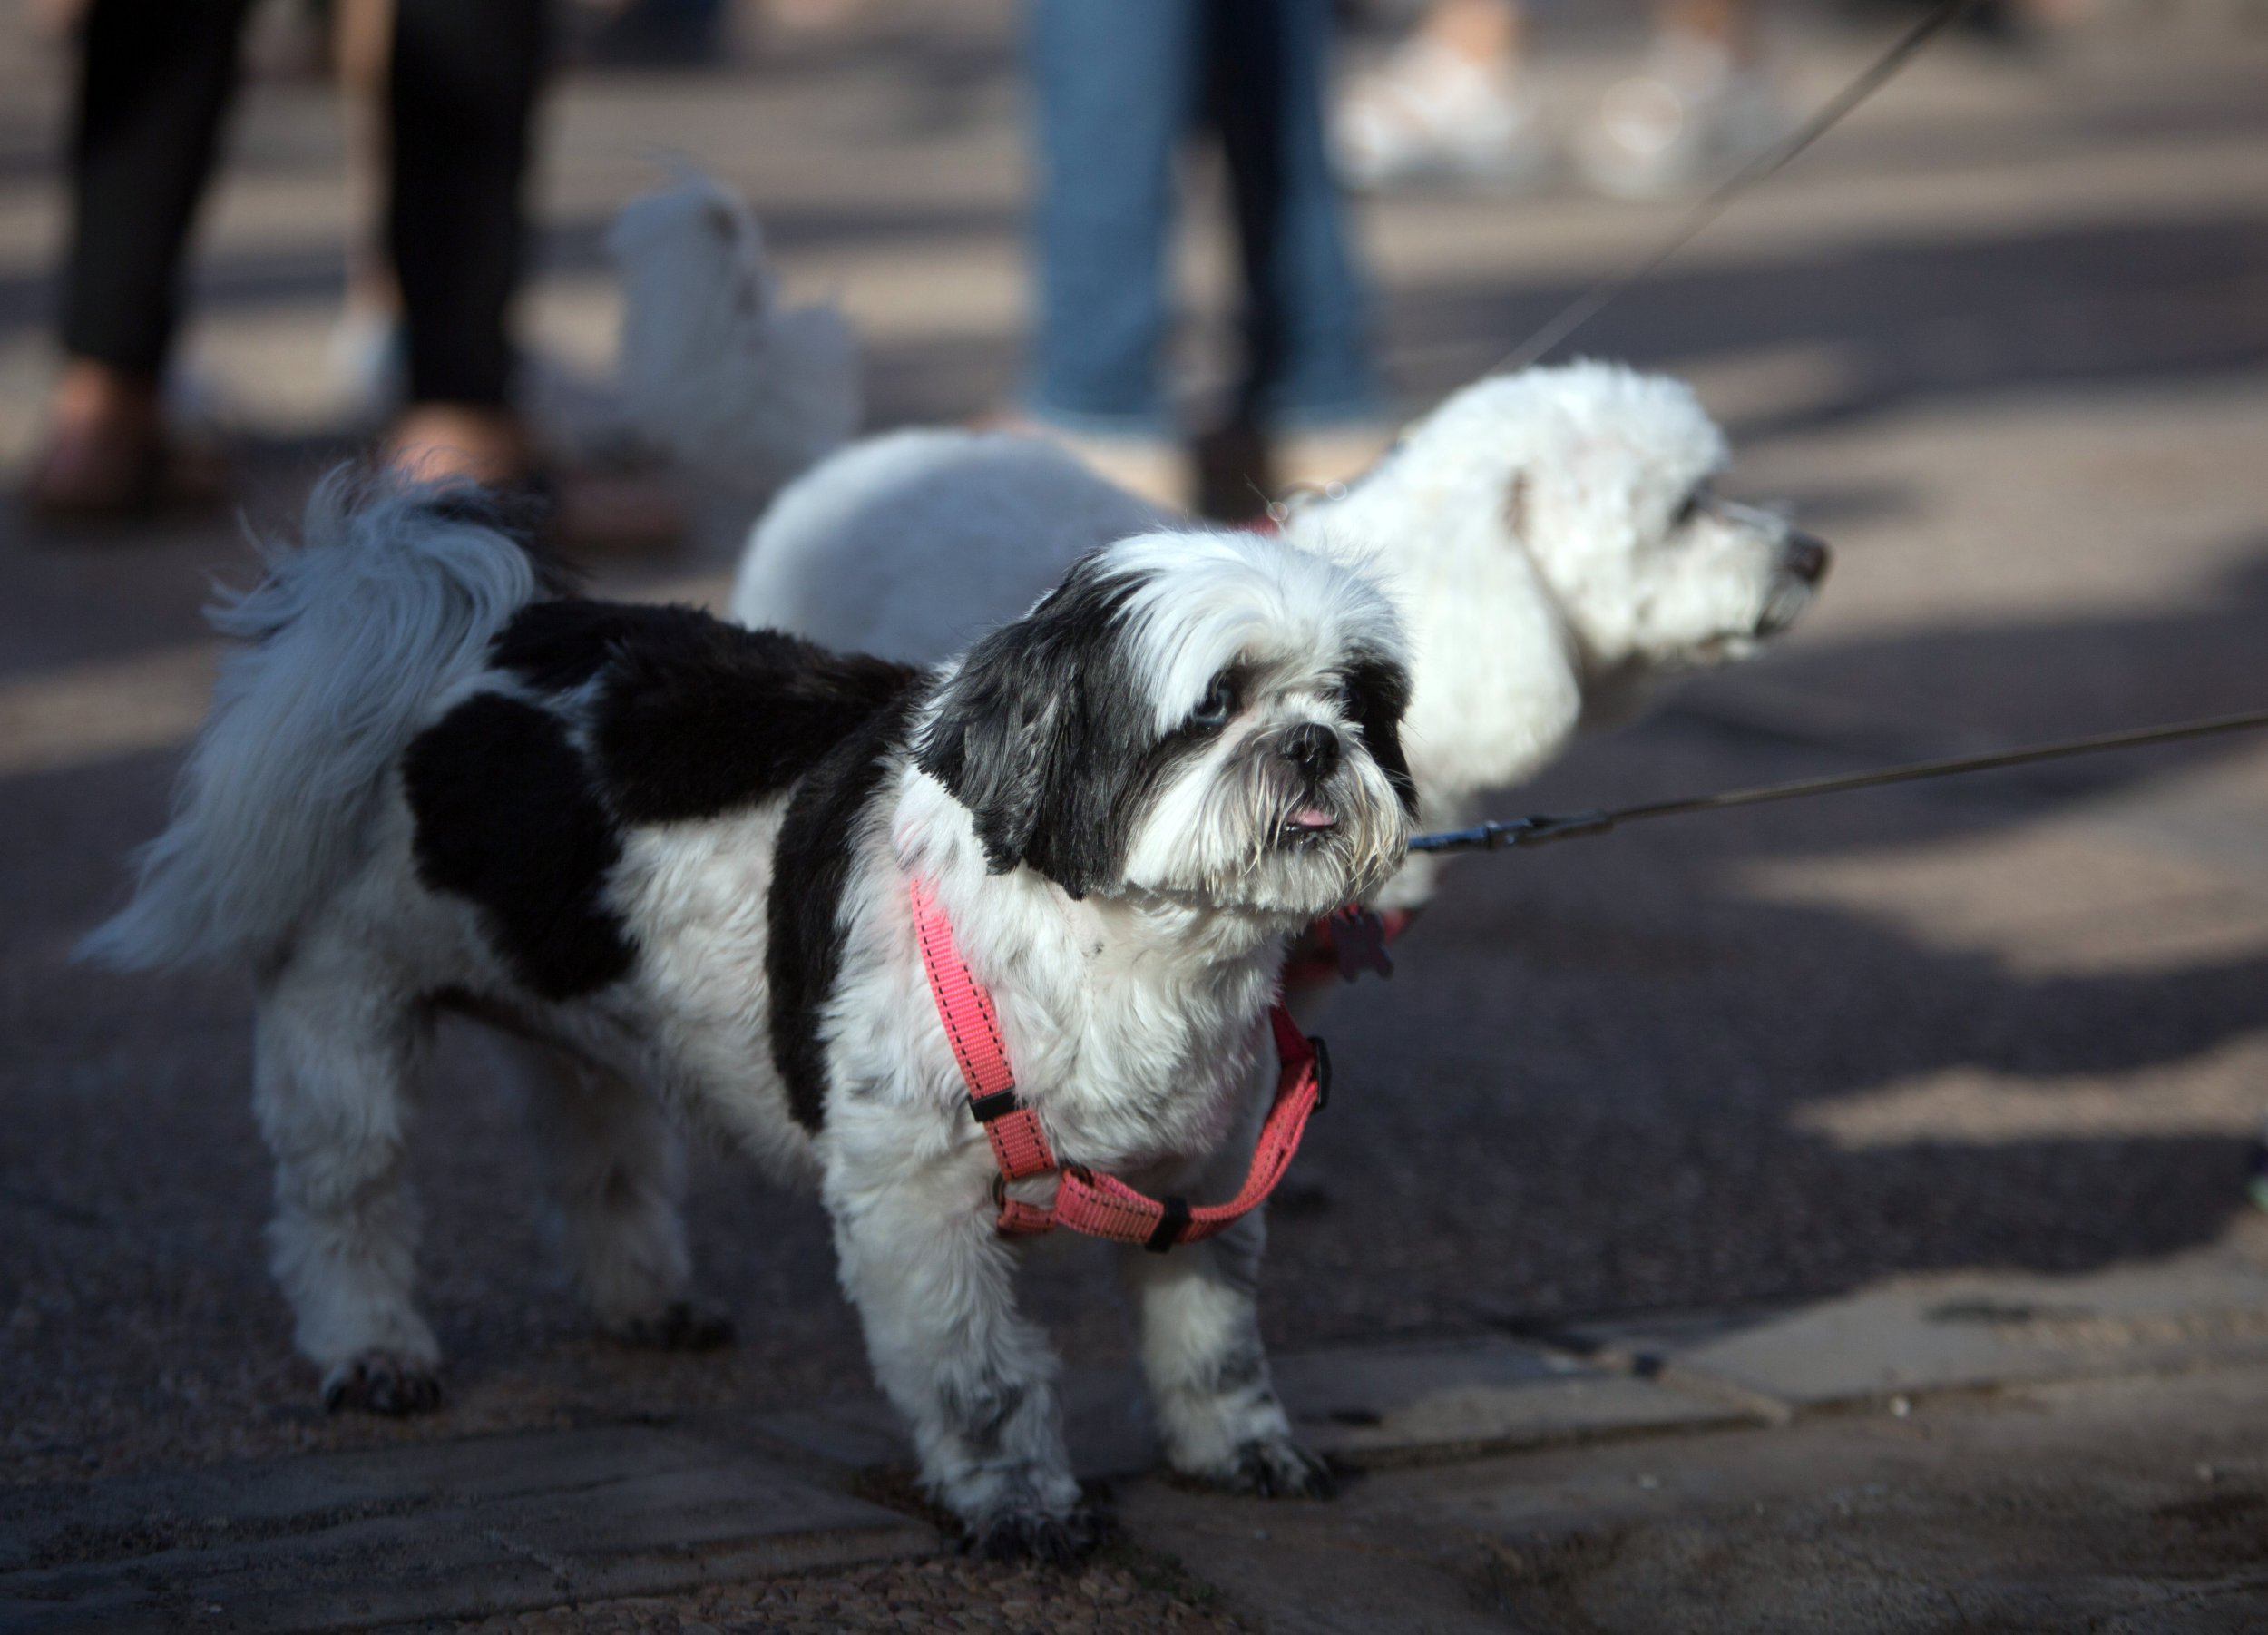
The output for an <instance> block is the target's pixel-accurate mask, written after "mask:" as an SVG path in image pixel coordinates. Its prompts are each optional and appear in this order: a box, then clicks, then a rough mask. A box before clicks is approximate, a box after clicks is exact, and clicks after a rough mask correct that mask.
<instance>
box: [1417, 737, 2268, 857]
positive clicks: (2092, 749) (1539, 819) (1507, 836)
mask: <svg viewBox="0 0 2268 1635" xmlns="http://www.w3.org/2000/svg"><path fill="white" fill-rule="evenodd" d="M2261 728H2268V710H2253V711H2252V712H2250V713H2249V714H2245V715H2215V716H2208V717H2206V718H2205V719H2204V720H2196V721H2177V722H2175V723H2174V724H2172V725H2171V726H2165V727H2137V728H2135V729H2132V730H2130V731H2126V732H2101V733H2097V734H2096V735H2095V736H2094V737H2092V738H2074V739H2064V740H2063V741H2062V742H2060V743H2053V744H2035V745H2033V746H2031V747H2029V748H2028V749H1999V750H1995V751H1993V752H1992V753H1990V754H1987V755H1956V756H1952V757H1950V758H1949V759H1944V760H1923V761H1915V762H1913V763H1911V765H1908V766H1903V767H1884V768H1882V769H1878V770H1876V771H1872V772H1846V773H1843V774H1842V775H1841V776H1839V777H1834V778H1797V779H1796V780H1795V781H1794V782H1793V783H1769V784H1765V785H1762V786H1760V787H1759V788H1753V789H1728V790H1725V792H1723V793H1721V794H1716V795H1695V796H1691V797H1688V798H1686V799H1684V800H1655V801H1649V802H1647V804H1645V805H1643V806H1626V807H1617V808H1614V809H1613V810H1611V811H1604V812H1569V813H1565V814H1560V815H1552V814H1549V813H1540V814H1538V815H1537V816H1535V817H1532V818H1512V819H1510V821H1509V822H1503V823H1483V824H1480V825H1477V826H1476V827H1472V828H1465V829H1448V830H1444V831H1443V832H1442V833H1440V834H1437V835H1420V836H1418V837H1417V838H1415V839H1414V840H1413V841H1411V842H1410V849H1411V850H1412V851H1413V852H1470V851H1480V852H1493V851H1506V850H1510V849H1513V848H1516V847H1527V846H1542V845H1545V844H1547V843H1548V842H1550V841H1553V840H1576V839H1580V838H1582V837H1585V836H1589V835H1603V834H1605V833H1606V832H1607V831H1608V829H1611V828H1616V827H1619V826H1620V825H1622V824H1625V823H1636V822H1637V821H1638V820H1639V819H1640V818H1677V817H1682V816H1684V815H1685V814H1686V813H1687V812H1716V811H1722V810H1724V809H1725V808H1729V807H1741V806H1764V805H1766V804H1768V803H1770V802H1772V801H1775V800H1801V799H1803V798H1805V797H1807V796H1812V795H1840V794H1843V792H1844V791H1846V790H1849V789H1872V788H1881V787H1882V785H1884V784H1893V783H1913V782H1916V781H1918V780H1920V779H1921V778H1951V777H1954V776H1957V775H1958V774H1960V773H1963V772H1989V771H1991V770H1993V769H1995V768H1999V767H2021V766H2025V765H2027V764H2028V763H2029V762H2032V761H2036V760H2060V759H2063V758H2064V757H2065V756H2068V755H2096V754H2099V753H2101V752H2103V751H2104V750H2107V749H2140V748H2141V747H2142V746H2143V745H2145V744H2173V743H2179V742H2181V741H2182V740H2183V739H2192V738H2208V737H2211V736H2212V735H2214V734H2215V733H2220V732H2251V731H2254V730H2257V729H2261Z"/></svg>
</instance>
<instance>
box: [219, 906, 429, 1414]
mask: <svg viewBox="0 0 2268 1635" xmlns="http://www.w3.org/2000/svg"><path fill="white" fill-rule="evenodd" d="M420 1026H421V1023H420V1022H419V1019H418V1016H417V1013H416V1011H415V1007H414V1006H413V1005H411V1004H409V1003H407V1001H406V997H405V996H404V995H403V994H401V993H400V992H399V991H398V990H397V989H396V987H395V986H394V985H393V984H391V983H389V982H388V981H386V978H385V976H384V975H383V974H380V973H378V972H376V971H374V970H373V969H372V967H371V964H370V962H369V960H368V958H367V955H361V954H359V953H357V951H355V950H353V949H352V948H349V947H346V946H341V945H321V944H319V943H318V944H312V945H309V944H303V945H301V946H300V947H299V948H298V949H296V950H294V951H293V953H292V954H290V955H288V957H287V958H286V960H285V962H284V964H282V966H281V967H280V969H279V970H277V971H275V972H273V973H270V974H268V975H267V976H266V977H265V978H264V979H263V981H262V983H261V984H260V992H259V1019H258V1023H257V1029H256V1038H255V1048H256V1062H255V1067H254V1089H253V1111H255V1113H256V1114H257V1115H258V1117H259V1127H260V1133H261V1134H262V1135H263V1136H264V1137H266V1139H267V1141H268V1148H269V1152H271V1153H272V1154H273V1155H274V1157H275V1160H276V1213H275V1217H274V1219H273V1220H272V1221H271V1222H270V1223H269V1229H268V1236H269V1251H270V1253H269V1265H270V1266H271V1267H272V1268H273V1269H274V1271H275V1274H276V1280H277V1281H278V1282H279V1283H280V1284H281V1285H282V1286H283V1291H284V1294H285V1296H286V1297H288V1299H289V1300H290V1302H291V1308H292V1312H293V1314H294V1316H295V1317H296V1318H297V1335H296V1338H297V1342H298V1347H299V1350H300V1351H301V1353H303V1354H304V1355H305V1356H308V1357H309V1358H311V1359H312V1360H313V1361H314V1363H315V1365H316V1366H317V1367H318V1368H320V1369H321V1370H322V1371H323V1402H324V1405H325V1406H327V1407H331V1408H341V1407H358V1408H367V1409H369V1410H371V1411H372V1412H374V1413H379V1414H406V1413H412V1412H415V1411H416V1410H419V1409H422V1408H429V1407H432V1406H434V1405H435V1404H437V1403H438V1402H439V1401H440V1397H441V1385H440V1379H439V1376H438V1374H437V1372H436V1370H437V1368H438V1366H439V1364H440V1359H441V1352H440V1347H439V1346H437V1345H436V1344H435V1341H434V1337H433V1331H432V1330H431V1329H429V1328H428V1327H425V1319H424V1318H423V1317H419V1316H418V1315H417V1309H416V1307H415V1304H414V1302H413V1288H414V1285H415V1276H416V1270H415V1258H416V1243H417V1218H416V1210H415V1206H414V1204H413V1203H412V1201H411V1199H410V1197H409V1194H408V1190H407V1188H406V1184H405V1182H404V1180H403V1176H402V1153H403V1145H404V1141H405V1137H406V1133H407V1131H406V1125H407V1122H408V1113H409V1109H408V1105H407V1091H408V1084H407V1080H408V1075H409V1072H410V1068H411V1065H412V1062H413V1061H414V1059H415V1055H416V1046H417V1041H418V1035H419V1032H420Z"/></svg>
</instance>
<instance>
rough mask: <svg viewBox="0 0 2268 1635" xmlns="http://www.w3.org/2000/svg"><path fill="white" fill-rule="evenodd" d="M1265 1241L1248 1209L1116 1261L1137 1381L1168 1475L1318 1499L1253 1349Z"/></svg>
mask: <svg viewBox="0 0 2268 1635" xmlns="http://www.w3.org/2000/svg"><path fill="white" fill-rule="evenodd" d="M1230 1184H1231V1185H1232V1186H1233V1185H1234V1182H1231V1183H1230ZM1266 1238H1267V1234H1266V1228H1265V1227H1264V1226H1263V1225H1262V1223H1261V1217H1260V1212H1259V1211H1258V1210H1254V1211H1253V1212H1252V1213H1251V1214H1249V1215H1247V1216H1246V1217H1245V1218H1244V1219H1242V1220H1239V1221H1238V1222H1237V1224H1236V1225H1234V1226H1232V1227H1230V1228H1229V1229H1227V1231H1225V1232H1222V1233H1221V1234H1220V1235H1219V1236H1218V1237H1216V1238H1207V1239H1206V1240H1205V1241H1204V1242H1202V1243H1184V1244H1180V1245H1178V1246H1176V1247H1175V1248H1171V1249H1168V1251H1167V1252H1166V1253H1164V1254H1162V1255H1155V1254H1151V1253H1150V1252H1149V1250H1147V1249H1128V1250H1126V1251H1125V1261H1124V1264H1125V1268H1126V1274H1127V1280H1128V1282H1129V1283H1130V1284H1131V1285H1132V1286H1133V1288H1134V1292H1135V1296H1136V1298H1137V1299H1138V1300H1139V1303H1140V1307H1141V1323H1142V1371H1143V1374H1144V1376H1146V1377H1147V1379H1148V1380H1149V1395H1150V1402H1151V1405H1152V1406H1153V1407H1154V1408H1155V1409H1156V1410H1157V1415H1158V1430H1159V1432H1160V1434H1162V1435H1163V1436H1164V1438H1165V1443H1166V1458H1167V1462H1168V1464H1171V1465H1172V1466H1173V1468H1174V1469H1175V1470H1177V1471H1179V1472H1180V1473H1182V1474H1184V1475H1188V1476H1194V1477H1196V1478H1198V1480H1199V1481H1203V1482H1209V1483H1214V1484H1215V1485H1217V1486H1221V1487H1227V1488H1231V1489H1234V1490H1236V1491H1237V1492H1239V1493H1258V1494H1261V1495H1262V1496H1264V1497H1277V1496H1283V1495H1297V1496H1300V1497H1304V1498H1311V1499H1319V1498H1323V1497H1325V1496H1327V1495H1328V1494H1329V1493H1330V1492H1331V1472H1330V1468H1329V1467H1328V1466H1327V1465H1325V1464H1324V1462H1323V1461H1322V1460H1321V1459H1319V1458H1318V1457H1316V1456H1315V1454H1311V1453H1309V1452H1308V1451H1307V1450H1306V1449H1305V1448H1304V1447H1302V1446H1301V1445H1300V1444H1299V1443H1298V1441H1297V1440H1296V1439H1295V1438H1294V1436H1293V1435H1292V1425H1291V1419H1290V1417H1289V1416H1288V1415H1286V1413H1285V1412H1284V1405H1283V1404H1282V1403H1281V1402H1279V1401H1278V1400H1277V1399H1276V1386H1275V1384H1274V1382H1273V1381H1272V1380H1271V1379H1270V1378H1269V1376H1268V1359H1267V1351H1266V1348H1265V1347H1264V1346H1262V1344H1261V1342H1260V1319H1259V1312H1258V1309H1257V1307H1256V1303H1255V1299H1254V1291H1255V1289H1256V1286H1257V1283H1258V1278H1259V1271H1260V1251H1261V1249H1262V1248H1264V1247H1265V1246H1266Z"/></svg>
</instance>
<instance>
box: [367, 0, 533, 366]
mask: <svg viewBox="0 0 2268 1635" xmlns="http://www.w3.org/2000/svg"><path fill="white" fill-rule="evenodd" d="M549 9H550V7H549V5H548V4H547V3H546V0H396V14H395V34H394V57H393V67H392V71H391V73H390V75H389V81H388V86H387V97H386V101H387V115H388V122H389V126H390V134H391V143H392V150H393V167H392V169H393V184H392V193H391V197H390V199H389V201H388V203H387V214H386V240H387V245H388V248H389V250H391V253H392V255H393V258H394V267H395V270H396V274H397V275H398V276H399V277H400V279H401V284H402V305H403V308H404V313H405V316H406V319H407V327H408V340H409V389H410V396H411V397H412V398H413V399H414V400H415V401H417V402H421V403H460V404H475V405H480V406H499V405H502V404H503V402H504V400H505V397H506V393H507V390H508V388H509V386H510V383H511V374H512V353H511V347H510V343H509V342H508V340H507V338H506V336H505V328H504V326H505V315H506V308H507V307H508V306H509V305H510V302H511V299H512V293H513V289H514V288H515V286H516V285H517V283H518V281H519V276H520V267H521V260H522V256H523V245H524V240H525V239H526V229H525V220H526V216H525V203H524V201H523V197H522V193H523V182H524V181H525V178H526V175H527V170H528V155H529V151H530V138H531V134H532V126H533V116H534V111H535V97H536V92H537V90H538V88H539V87H540V85H541V84H542V82H543V57H544V50H545V44H546V41H545V26H544V24H545V19H546V14H547V13H548V11H549Z"/></svg>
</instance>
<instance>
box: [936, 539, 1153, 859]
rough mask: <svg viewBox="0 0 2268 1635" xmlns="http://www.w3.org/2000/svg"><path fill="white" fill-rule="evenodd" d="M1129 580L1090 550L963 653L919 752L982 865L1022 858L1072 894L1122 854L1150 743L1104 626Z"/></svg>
mask: <svg viewBox="0 0 2268 1635" xmlns="http://www.w3.org/2000/svg"><path fill="white" fill-rule="evenodd" d="M1138 588H1139V581H1137V580H1134V579H1129V578H1127V577H1124V576H1120V577H1117V578H1111V579H1105V578H1103V577H1102V576H1101V574H1100V572H1099V571H1098V567H1097V564H1096V559H1095V558H1092V557H1089V558H1087V559H1086V560H1084V561H1082V562H1081V563H1079V564H1078V565H1077V566H1075V567H1073V568H1072V570H1071V572H1070V575H1069V576H1068V577H1067V578H1066V579H1065V580H1064V581H1063V583H1061V585H1059V586H1058V587H1057V588H1056V589H1055V590H1054V591H1053V592H1050V593H1049V595H1048V596H1047V598H1046V599H1045V600H1044V601H1042V602H1041V603H1040V605H1039V606H1038V607H1037V608H1035V609H1033V610H1032V612H1031V616H1030V617H1029V618H1026V619H1023V620H1022V621H1019V622H1017V623H1014V624H1010V625H1004V626H1002V628H1001V629H999V630H997V631H993V632H992V634H991V635H989V636H987V637H985V638H984V640H983V641H980V642H978V643H977V645H976V646H975V647H974V648H973V649H972V650H971V651H970V653H969V656H968V659H967V660H966V661H965V662H963V665H962V667H961V671H960V673H959V674H958V675H957V676H955V677H954V678H953V682H952V684H951V685H950V687H949V688H948V690H947V691H946V694H945V697H944V700H943V706H942V708H941V709H940V710H939V711H938V715H937V719H936V722H935V725H934V727H933V728H932V729H931V730H930V732H929V735H928V737H927V739H926V740H925V741H924V743H923V745H922V748H921V767H922V770H924V772H927V773H928V774H929V775H930V776H931V777H933V778H937V779H938V780H939V781H940V782H942V783H943V785H944V786H945V787H946V788H948V789H951V790H952V791H953V798H954V799H956V800H958V801H960V803H961V804H962V805H963V806H964V807H966V808H969V811H970V813H971V815H972V816H973V818H975V821H976V832H977V836H978V837H979V838H980V839H982V841H983V843H984V857H985V861H986V862H987V863H988V864H989V865H990V866H991V867H992V872H993V873H994V874H1005V873H1006V872H1007V871H1008V870H1010V869H1012V868H1014V867H1015V866H1017V865H1018V864H1020V863H1029V864H1030V865H1031V866H1032V867H1034V868H1036V869H1038V870H1039V871H1040V872H1041V874H1043V875H1045V876H1047V877H1048V878H1049V879H1051V880H1052V881H1054V882H1055V883H1056V884H1057V885H1058V886H1061V887H1062V888H1063V889H1064V890H1065V891H1067V892H1069V893H1070V895H1071V896H1074V897H1078V896H1085V895H1086V894H1087V893H1088V892H1089V891H1090V890H1092V889H1093V888H1094V887H1095V886H1100V885H1101V884H1103V883H1104V882H1106V881H1108V880H1110V879H1112V878H1114V877H1115V876H1117V874H1118V872H1119V867H1120V866H1121V865H1122V864H1123V862H1124V860H1125V856H1126V847H1127V843H1128V840H1129V836H1130V834H1131V832H1132V827H1133V824H1134V821H1135V820H1136V818H1138V817H1139V809H1140V802H1139V800H1136V799H1131V798H1129V796H1130V795H1133V794H1135V793H1137V792H1138V791H1139V788H1140V787H1141V786H1142V785H1143V784H1144V783H1146V782H1148V781H1149V780H1150V779H1151V778H1153V777H1154V774H1155V769H1153V768H1150V767H1149V766H1148V765H1147V763H1148V762H1149V760H1150V759H1153V758H1154V757H1155V756H1156V755H1157V754H1159V753H1164V754H1167V755H1172V754H1175V753H1178V749H1179V748H1180V746H1178V745H1176V744H1168V745H1160V744H1159V743H1158V738H1157V732H1156V726H1155V723H1154V722H1153V720H1151V718H1150V714H1149V699H1148V695H1147V694H1146V693H1145V692H1144V690H1142V689H1141V688H1140V687H1139V686H1138V685H1137V684H1136V681H1135V678H1134V677H1133V676H1132V675H1131V674H1130V673H1129V667H1128V665H1127V662H1126V659H1125V655H1124V651H1123V649H1122V647H1121V641H1120V637H1119V633H1118V631H1116V629H1115V628H1114V627H1115V626H1116V625H1117V623H1118V622H1119V615H1120V613H1121V612H1123V611H1124V609H1125V606H1126V602H1127V599H1128V598H1129V596H1130V595H1132V594H1133V592H1135V591H1136V590H1137V589H1138Z"/></svg>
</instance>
